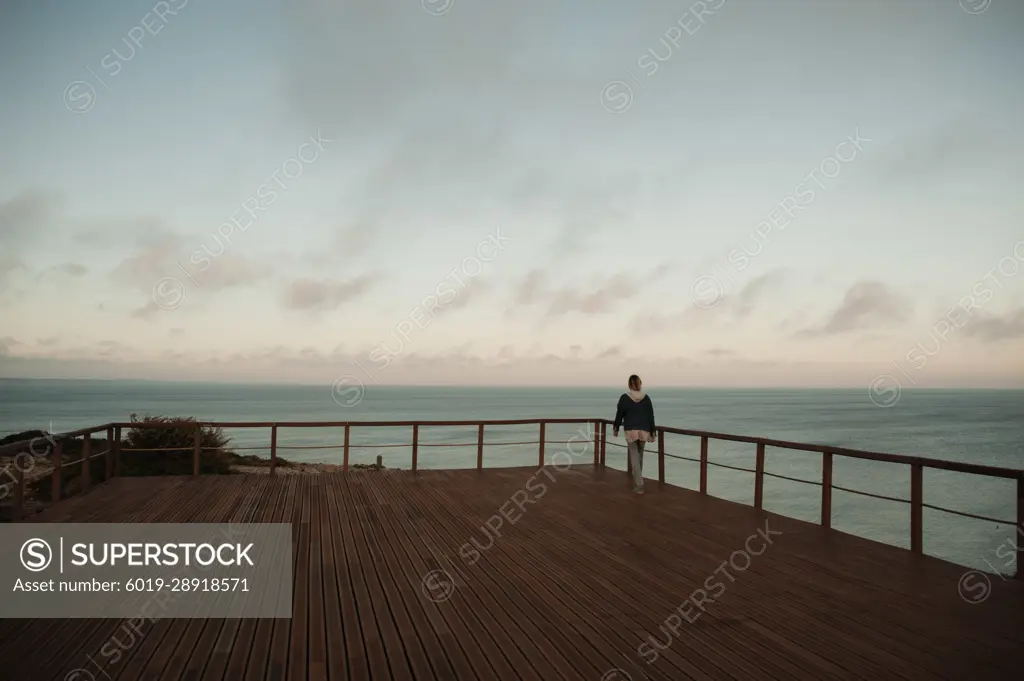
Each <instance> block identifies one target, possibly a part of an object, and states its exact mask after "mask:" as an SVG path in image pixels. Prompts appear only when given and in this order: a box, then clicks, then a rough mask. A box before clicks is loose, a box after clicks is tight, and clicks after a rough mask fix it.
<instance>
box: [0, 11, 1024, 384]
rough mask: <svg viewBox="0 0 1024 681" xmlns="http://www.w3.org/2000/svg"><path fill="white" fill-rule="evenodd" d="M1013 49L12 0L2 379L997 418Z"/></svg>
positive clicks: (816, 30)
mask: <svg viewBox="0 0 1024 681" xmlns="http://www.w3.org/2000/svg"><path fill="white" fill-rule="evenodd" d="M1022 31H1024V4H1022V3H1018V2H1011V1H1010V0H960V1H959V2H958V0H935V1H933V2H925V1H924V0H921V1H911V0H907V1H906V2H898V3H894V2H889V1H887V0H885V1H883V0H834V1H831V2H812V1H811V0H807V1H803V0H774V1H770V0H703V1H702V2H696V3H692V4H691V3H690V2H688V1H685V0H684V2H667V1H664V0H638V1H637V2H634V3H624V2H599V1H596V0H590V1H588V2H584V1H582V0H573V1H569V0H545V1H543V2H542V1H540V0H519V1H517V2H471V1H470V0H422V1H421V0H345V1H334V0H289V1H287V2H284V1H283V0H248V1H242V0H218V1H217V2H203V1H201V0H166V2H154V1H153V0H96V1H95V2H89V3H74V2H70V3H69V2H66V1H61V2H58V1H57V0H7V2H4V3H3V5H2V6H0V92H2V93H3V94H2V96H0V107H2V108H0V149H2V150H3V160H4V162H3V163H2V164H0V377H28V378H109V379H153V380H165V379H166V380H192V381H230V382H291V383H309V384H316V383H323V384H325V385H326V384H331V383H333V382H336V381H338V380H342V381H351V382H355V381H359V382H362V383H366V384H370V383H380V384H386V385H404V384H456V385H457V384H466V385H481V384H500V385H513V384H514V385H518V384H525V385H612V384H614V385H617V384H619V383H623V384H624V383H625V379H626V377H627V376H628V375H629V374H630V373H638V374H640V375H641V376H642V377H643V378H644V381H645V384H647V385H648V386H651V385H664V386H674V385H678V386H690V385H693V386H723V387H739V386H752V387H756V386H787V387H788V386H792V387H801V386H807V387H832V386H835V387H862V386H863V387H869V388H870V389H875V390H881V389H884V388H885V386H886V385H888V384H889V383H894V384H896V385H900V386H902V387H913V386H916V387H1017V388H1020V387H1024V352H1022V350H1024V273H1021V269H1022V268H1024V193H1022V192H1021V191H1020V188H1021V186H1022V185H1024V167H1022V166H1021V164H1020V158H1021V157H1022V155H1024V131H1022V126H1021V121H1022V120H1024V116H1022V110H1024V79H1022V78H1021V77H1020V73H1021V67H1022V65H1024V41H1022V40H1021V39H1020V36H1021V34H1022Z"/></svg>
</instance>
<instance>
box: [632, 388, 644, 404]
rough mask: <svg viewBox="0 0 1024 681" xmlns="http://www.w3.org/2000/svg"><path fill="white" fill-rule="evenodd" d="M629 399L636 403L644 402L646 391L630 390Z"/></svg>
mask: <svg viewBox="0 0 1024 681" xmlns="http://www.w3.org/2000/svg"><path fill="white" fill-rule="evenodd" d="M629 397H630V398H631V399H632V400H633V401H634V402H642V401H643V399H644V391H643V390H630V391H629Z"/></svg>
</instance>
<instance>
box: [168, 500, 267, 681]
mask: <svg viewBox="0 0 1024 681" xmlns="http://www.w3.org/2000/svg"><path fill="white" fill-rule="evenodd" d="M275 482H276V480H269V481H268V482H267V484H266V487H265V488H264V489H265V496H264V497H263V498H264V500H265V501H264V502H263V503H262V504H261V505H260V506H257V507H256V509H255V510H256V511H257V512H256V513H253V514H252V516H251V517H248V518H245V522H255V523H271V522H275V520H276V519H277V518H278V517H279V516H278V515H277V514H279V513H281V512H282V507H283V505H284V504H283V502H284V492H285V488H284V485H280V484H273V483H275ZM261 555H262V554H261ZM253 622H254V620H251V619H247V620H239V619H237V618H232V619H229V620H227V621H226V622H225V623H224V627H223V629H222V630H221V632H220V635H219V636H218V638H217V642H216V644H215V645H214V647H213V651H212V652H211V653H210V656H209V661H208V664H207V665H206V667H205V669H204V670H203V676H202V679H203V681H218V680H219V679H223V678H225V676H226V674H227V668H228V665H229V664H230V662H231V659H232V656H233V655H234V653H235V651H236V649H237V651H238V652H239V653H240V655H239V659H241V660H242V664H243V665H244V661H245V659H247V657H248V653H249V649H248V648H247V647H246V646H247V645H248V644H249V643H250V641H251V638H245V637H243V636H241V635H240V634H241V632H242V631H243V628H244V627H243V625H244V623H250V624H251V623H253ZM243 670H244V668H243ZM186 673H187V672H186ZM242 673H243V672H242V671H239V672H237V674H238V676H236V677H234V678H240V677H241V676H242Z"/></svg>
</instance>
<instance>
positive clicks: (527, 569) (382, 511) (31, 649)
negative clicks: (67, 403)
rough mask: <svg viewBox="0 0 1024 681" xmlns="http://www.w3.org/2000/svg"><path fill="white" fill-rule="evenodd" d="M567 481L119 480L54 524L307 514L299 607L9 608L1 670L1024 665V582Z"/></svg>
mask: <svg viewBox="0 0 1024 681" xmlns="http://www.w3.org/2000/svg"><path fill="white" fill-rule="evenodd" d="M544 471H545V472H540V473H539V472H538V470H537V469H527V468H507V469H485V470H483V471H482V472H478V471H475V470H470V471H420V472H419V473H415V474H414V473H412V472H409V471H386V472H382V473H377V472H351V473H348V474H340V473H339V474H323V475H317V476H303V475H290V476H285V475H282V476H277V477H276V478H273V479H272V478H270V477H268V476H260V475H233V476H204V477H200V478H198V479H191V478H115V479H113V480H111V481H110V482H108V483H106V484H104V485H102V486H101V487H99V488H97V489H96V490H94V491H93V492H92V493H90V494H88V495H84V496H81V497H76V498H73V499H69V500H67V501H64V502H61V503H60V504H58V505H56V506H54V507H52V508H50V509H49V510H47V511H45V512H44V513H42V514H40V515H38V516H34V517H33V518H32V519H31V521H33V522H68V521H74V522H227V521H234V522H243V521H244V522H260V521H275V522H291V523H292V524H293V528H294V532H295V535H294V536H295V545H296V549H297V550H296V554H295V592H294V610H293V613H294V614H293V618H292V619H291V620H212V619H211V620H160V621H157V622H155V623H151V624H146V625H144V628H143V629H142V631H141V632H138V633H133V632H131V630H130V629H127V628H126V627H125V622H124V621H123V620H5V621H3V622H0V678H3V679H10V680H12V681H92V680H93V679H96V680H105V679H110V680H115V679H122V680H126V681H128V680H134V679H161V680H171V679H190V680H195V681H199V680H201V679H203V680H211V681H212V680H215V679H216V680H224V681H243V680H256V679H294V680H299V679H311V680H315V679H332V680H334V679H353V680H362V679H373V680H374V681H377V680H379V679H397V680H402V681H407V680H412V679H424V680H426V679H467V680H469V679H472V680H474V681H475V680H478V679H479V680H482V681H491V680H493V679H499V680H504V679H537V680H542V679H543V680H544V681H552V680H555V679H586V680H589V681H599V680H602V679H603V681H623V680H625V679H633V680H639V679H646V678H650V679H666V680H675V679H707V680H716V681H717V680H719V679H736V680H737V681H739V680H746V679H780V680H782V679H785V680H787V681H789V680H792V679H814V680H815V681H819V680H821V679H853V678H864V679H972V680H975V679H1011V678H1013V679H1017V678H1020V673H1021V669H1022V666H1021V661H1022V660H1024V582H1021V581H1014V580H1007V581H1002V580H1000V578H998V577H994V576H993V577H992V578H991V592H990V594H989V597H988V598H987V599H985V600H984V602H981V603H968V602H967V601H965V600H964V599H962V598H961V597H960V595H959V592H958V583H959V580H960V578H961V576H962V575H963V574H964V572H965V570H964V568H961V567H958V566H955V565H952V564H949V563H945V562H943V561H940V560H937V559H934V558H929V557H926V556H918V555H914V554H912V553H911V552H909V551H904V550H901V549H897V548H893V547H889V546H885V545H882V544H878V543H875V542H872V541H868V540H864V539H859V538H856V537H852V536H849V535H845V534H842V533H840V532H837V531H834V530H826V529H823V528H821V527H819V526H817V525H811V524H808V523H804V522H801V521H797V520H792V519H788V518H783V517H781V516H777V515H774V514H770V513H765V512H762V511H757V510H755V509H753V508H750V507H746V506H741V505H738V504H734V503H731V502H727V501H723V500H719V499H715V498H711V497H705V496H702V495H700V494H698V493H696V492H692V491H687V490H683V489H680V488H676V487H672V486H664V487H662V488H659V486H658V484H657V483H656V482H653V481H649V482H648V485H647V487H648V490H647V494H646V495H644V496H636V495H633V494H631V493H630V492H629V486H628V484H627V481H626V477H625V475H624V474H623V473H622V472H621V471H615V470H611V469H603V470H602V469H595V468H593V467H592V466H589V465H588V466H576V467H573V468H572V469H570V470H564V471H558V470H555V469H552V468H547V469H544ZM541 485H543V487H541ZM516 501H518V502H519V503H520V504H521V505H522V510H520V507H519V506H517V504H516ZM502 512H504V513H505V518H503V519H502V521H501V522H502V524H501V526H500V527H498V529H497V533H500V537H497V538H495V537H494V536H493V535H494V534H495V533H493V532H491V533H489V531H488V530H487V526H486V523H488V522H490V524H491V526H492V527H497V526H498V521H497V520H495V519H494V518H495V517H496V516H497V517H500V514H501V513H502ZM513 521H514V522H513ZM766 529H767V530H769V532H767V533H766V532H765V530H766ZM778 533H781V534H778ZM766 534H767V536H768V537H770V540H771V543H770V544H768V543H767V542H766V540H765V535H766ZM474 540H475V542H476V544H474V543H473V541H474ZM467 543H468V544H469V547H470V548H469V549H467V548H465V546H466V544H467ZM460 549H461V551H460ZM702 592H703V595H701V593H702ZM691 597H693V598H694V599H695V600H697V601H699V602H701V605H702V607H703V611H701V610H700V609H698V608H697V607H696V606H693V601H692V600H691V602H690V605H684V603H686V602H687V600H688V599H691ZM680 606H683V607H682V608H681V607H680ZM673 613H675V618H674V620H673V619H670V616H672V615H673ZM680 613H685V614H686V616H687V617H688V618H690V619H692V620H694V621H692V622H689V621H685V620H682V619H681V618H680ZM666 620H668V623H666ZM669 625H674V627H675V629H676V632H675V633H672V630H671V628H670V626H669ZM666 632H668V633H667V634H666ZM652 638H653V639H654V640H655V641H657V642H658V647H655V648H652V647H651V639H652ZM111 641H116V642H117V646H116V648H111V647H110V645H109V644H110V643H111ZM645 642H646V643H647V645H646V646H644V648H643V650H644V651H648V652H647V653H645V654H646V655H647V658H646V659H651V657H652V653H650V651H651V650H654V651H657V653H658V656H657V659H656V660H654V661H653V663H650V664H649V663H648V662H647V661H646V659H645V655H642V654H641V653H640V652H638V646H640V645H641V644H643V643H645ZM111 650H116V651H117V652H118V653H119V654H118V655H117V656H116V659H115V657H114V656H113V655H110V654H109V652H110V651H111ZM104 651H106V652H104Z"/></svg>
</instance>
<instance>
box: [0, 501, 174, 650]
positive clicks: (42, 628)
mask: <svg viewBox="0 0 1024 681" xmlns="http://www.w3.org/2000/svg"><path fill="white" fill-rule="evenodd" d="M168 489H173V487H172V485H170V484H169V485H168ZM93 494H96V495H97V497H98V498H97V500H96V501H97V502H99V503H97V504H96V506H95V507H92V509H93V510H92V511H91V512H89V513H83V520H82V521H81V522H103V520H102V517H103V516H102V513H103V512H104V511H105V510H107V509H109V508H114V507H113V506H111V505H109V504H104V503H103V502H104V501H111V500H114V499H120V501H121V505H120V506H119V508H120V512H121V513H123V517H124V518H126V519H127V520H126V522H131V521H132V519H133V518H142V517H144V514H145V513H146V512H147V509H149V508H151V506H152V503H153V499H152V498H151V497H149V496H146V495H142V494H135V495H133V496H132V495H128V496H127V497H126V496H125V493H124V492H123V491H122V490H121V485H119V484H117V483H108V484H105V485H101V486H100V487H98V488H96V489H95V490H94V492H93ZM35 520H36V519H35V518H32V519H30V520H28V521H27V522H35ZM4 624H6V625H9V626H8V627H7V629H6V631H5V633H4V635H3V637H2V638H0V659H4V657H5V656H6V655H8V654H9V653H10V651H12V650H19V649H21V648H22V646H24V645H26V643H27V644H28V645H37V646H43V647H44V648H45V649H48V650H49V649H53V644H52V643H51V642H52V641H54V640H56V641H59V642H60V644H61V645H64V644H66V643H67V638H68V633H69V632H70V631H71V630H73V629H75V630H77V629H82V628H84V627H85V626H86V625H85V624H84V623H83V622H82V621H80V620H77V621H76V620H34V621H33V622H32V624H31V625H30V626H25V624H24V621H23V620H9V621H6V622H5V623H4Z"/></svg>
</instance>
